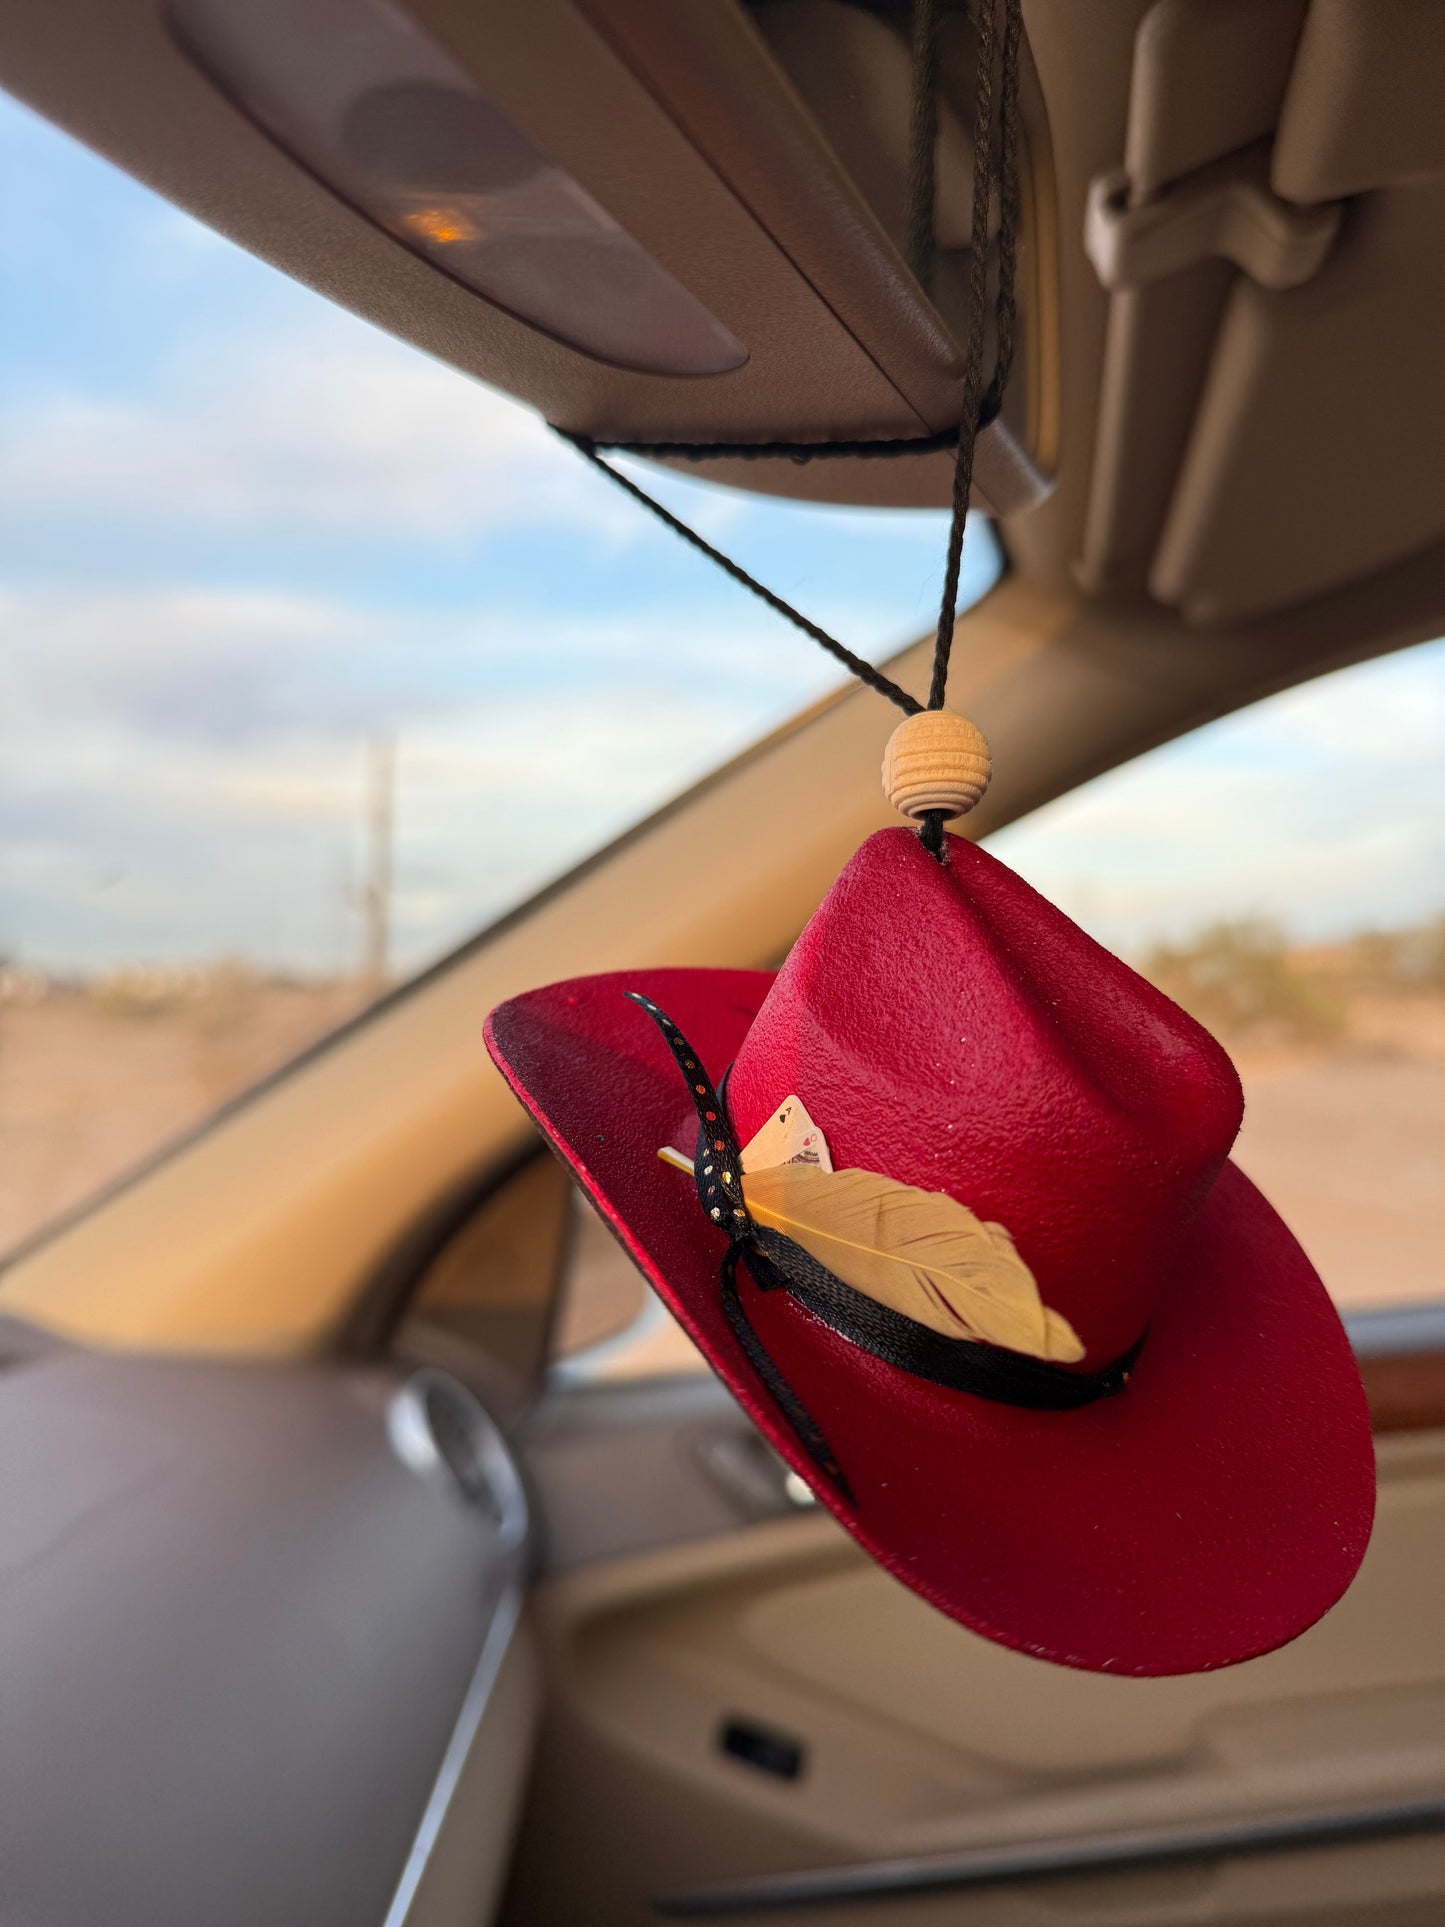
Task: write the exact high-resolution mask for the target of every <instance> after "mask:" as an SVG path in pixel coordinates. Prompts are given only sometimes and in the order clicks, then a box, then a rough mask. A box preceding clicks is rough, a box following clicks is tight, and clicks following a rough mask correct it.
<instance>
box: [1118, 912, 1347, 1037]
mask: <svg viewBox="0 0 1445 1927" xmlns="http://www.w3.org/2000/svg"><path fill="white" fill-rule="evenodd" d="M1144 974H1145V976H1147V977H1148V978H1149V979H1150V981H1151V982H1153V983H1155V984H1157V985H1158V986H1159V988H1160V989H1161V990H1162V991H1163V992H1164V993H1165V994H1166V996H1169V997H1172V998H1173V999H1174V1001H1175V1002H1176V1003H1178V1004H1182V1005H1183V1006H1184V1008H1185V1009H1186V1010H1187V1011H1188V1012H1189V1013H1190V1015H1191V1016H1193V1017H1197V1018H1198V1020H1199V1022H1200V1023H1201V1024H1203V1025H1204V1026H1205V1028H1206V1029H1207V1030H1211V1031H1213V1032H1214V1033H1215V1034H1216V1035H1217V1036H1219V1037H1221V1038H1223V1039H1224V1040H1225V1041H1226V1042H1230V1043H1243V1042H1248V1043H1253V1044H1327V1043H1333V1042H1334V1041H1335V1040H1336V1039H1337V1038H1339V1037H1340V1036H1342V1035H1343V1033H1344V1031H1345V1028H1346V1024H1347V1017H1346V1005H1345V1001H1344V998H1343V997H1342V996H1341V995H1340V993H1339V991H1338V989H1337V988H1336V987H1335V985H1333V984H1332V983H1330V982H1329V981H1328V980H1327V979H1325V978H1323V977H1321V976H1320V975H1318V974H1316V973H1314V972H1312V971H1308V970H1306V969H1304V968H1302V967H1301V965H1300V964H1299V963H1298V962H1297V961H1295V959H1294V958H1292V957H1291V955H1290V953H1289V949H1288V946H1287V945H1286V942H1285V939H1284V936H1283V934H1282V933H1281V932H1280V931H1279V930H1277V929H1276V928H1275V927H1274V926H1273V925H1272V924H1269V923H1265V922H1262V921H1258V920H1253V919H1252V920H1249V921H1246V922H1237V923H1216V924H1212V925H1211V926H1210V927H1209V928H1208V929H1207V930H1204V931H1202V932H1201V933H1200V935H1199V936H1197V937H1196V938H1194V939H1193V940H1192V941H1191V942H1190V943H1187V944H1183V945H1172V944H1161V945H1160V946H1158V947H1157V948H1156V949H1154V950H1153V951H1151V952H1150V954H1149V956H1148V957H1147V958H1146V959H1145V963H1144Z"/></svg>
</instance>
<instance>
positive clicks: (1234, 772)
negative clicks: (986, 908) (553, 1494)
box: [558, 642, 1445, 1377]
mask: <svg viewBox="0 0 1445 1927" xmlns="http://www.w3.org/2000/svg"><path fill="white" fill-rule="evenodd" d="M1442 744H1445V642H1440V643H1431V644H1427V645H1424V646H1422V647H1420V648H1417V649H1413V650H1410V651H1407V652H1405V653H1402V654H1400V655H1397V656H1392V657H1387V658H1385V659H1383V660H1381V661H1379V662H1375V663H1367V664H1364V665H1362V666H1360V667H1358V668H1355V669H1349V670H1344V671H1341V672H1339V673H1338V674H1336V675H1333V676H1329V677H1326V678H1323V679H1322V680H1320V681H1319V682H1316V683H1311V684H1308V685H1305V686H1304V687H1302V688H1300V689H1295V690H1291V691H1288V692H1287V693H1285V694H1284V695H1281V696H1276V697H1272V698H1270V699H1269V700H1268V701H1266V702H1262V703H1259V704H1257V705H1256V706H1255V707H1253V708H1252V709H1249V710H1247V711H1244V712H1243V713H1242V714H1240V715H1238V716H1234V717H1229V718H1226V719H1225V720H1223V721H1222V722H1218V723H1214V724H1211V725H1209V726H1208V727H1207V728H1204V729H1201V730H1198V731H1196V732H1195V733H1194V734H1193V735H1191V736H1188V737H1185V738H1182V739H1181V740H1180V741H1178V742H1176V743H1172V744H1169V745H1167V746H1166V747H1165V748H1163V749H1159V750H1156V751H1154V752H1152V753H1151V754H1150V755H1148V756H1143V757H1140V758H1139V759H1138V760H1137V761H1136V762H1134V763H1131V764H1128V765H1126V766H1125V767H1123V768H1121V769H1118V770H1114V771H1112V772H1111V773H1110V774H1109V775H1107V776H1103V777H1100V778H1098V779H1097V780H1096V781H1095V782H1092V783H1088V784H1085V785H1084V786H1083V787H1082V788H1080V789H1078V790H1075V791H1074V792H1072V793H1071V794H1070V795H1068V796H1066V797H1063V798H1061V799H1060V800H1059V801H1057V802H1055V803H1051V804H1049V805H1048V806H1047V807H1046V808H1044V809H1041V810H1038V811H1036V812H1035V813H1034V814H1033V815H1032V816H1030V817H1029V818H1027V819H1026V820H1025V821H1023V822H1020V823H1017V824H1014V825H1012V826H1011V827H1010V828H1008V829H1006V830H1003V831H1001V832H1000V833H999V834H998V835H996V836H994V837H993V838H992V839H990V843H989V848H990V849H991V850H992V851H993V852H994V854H995V855H997V856H999V857H1000V858H1002V859H1003V861H1004V862H1006V863H1008V864H1010V865H1011V866H1012V867H1013V868H1014V869H1015V870H1017V871H1019V872H1020V874H1021V875H1023V876H1024V877H1026V878H1027V879H1028V880H1029V881H1030V882H1031V883H1033V884H1035V885H1036V886H1037V887H1038V888H1039V889H1040V890H1042V891H1043V892H1044V893H1045V894H1046V895H1047V896H1049V897H1051V898H1052V899H1053V900H1054V902H1056V903H1058V904H1059V905H1060V906H1061V907H1062V908H1064V909H1065V910H1067V911H1068V912H1069V914H1070V915H1071V916H1073V917H1074V918H1075V919H1076V920H1077V921H1078V922H1079V923H1081V924H1082V925H1083V926H1084V927H1085V928H1086V929H1087V930H1089V931H1090V932H1091V933H1092V934H1093V935H1094V936H1096V937H1098V938H1099V939H1100V941H1101V942H1103V943H1105V944H1107V945H1108V946H1109V948H1110V949H1112V950H1114V951H1116V952H1118V953H1119V954H1120V955H1121V956H1123V957H1125V958H1126V959H1127V960H1128V961H1129V962H1130V963H1132V964H1134V965H1135V967H1136V968H1138V969H1139V970H1141V971H1142V972H1143V973H1144V974H1145V975H1146V976H1148V977H1150V978H1151V979H1152V980H1153V981H1154V982H1155V983H1157V984H1158V985H1159V986H1160V988H1161V989H1163V990H1165V991H1167V992H1168V994H1169V995H1170V996H1171V997H1174V998H1175V999H1176V1000H1177V1001H1178V1002H1180V1003H1182V1004H1183V1005H1184V1006H1185V1007H1186V1008H1187V1009H1189V1010H1190V1011H1192V1012H1193V1013H1194V1015H1195V1016H1196V1017H1198V1018H1199V1019H1200V1021H1201V1022H1202V1023H1204V1024H1205V1025H1206V1026H1207V1027H1208V1028H1209V1029H1210V1030H1212V1031H1213V1032H1214V1033H1215V1034H1216V1035H1217V1036H1218V1037H1219V1038H1220V1039H1221V1040H1222V1041H1223V1042H1224V1044H1225V1045H1226V1046H1227V1047H1228V1049H1229V1050H1230V1052H1231V1054H1232V1055H1233V1057H1234V1060H1235V1062H1236V1064H1237V1065H1238V1067H1239V1070H1240V1074H1241V1077H1242V1079H1243V1082H1244V1088H1245V1121H1244V1128H1243V1130H1242V1132H1241V1133H1240V1138H1239V1142H1238V1144H1237V1146H1236V1150H1235V1156H1236V1158H1237V1160H1238V1162H1239V1163H1240V1164H1241V1165H1242V1166H1243V1168H1244V1169H1245V1171H1246V1172H1248V1174H1249V1175H1250V1176H1251V1177H1252V1178H1253V1179H1254V1180H1255V1182H1256V1183H1257V1184H1258V1185H1259V1186H1260V1187H1261V1189H1263V1190H1264V1191H1265V1192H1266V1193H1267V1195H1268V1196H1269V1197H1270V1198H1271V1199H1272V1200H1273V1202H1274V1203H1275V1204H1276V1205H1277V1206H1278V1207H1279V1209H1280V1211H1281V1212H1282V1213H1283V1214H1284V1216H1285V1218H1286V1219H1287V1221H1288V1222H1289V1224H1290V1225H1291V1227H1292V1228H1293V1229H1294V1231H1295V1233H1296V1235H1297V1236H1298V1237H1299V1239H1300V1240H1301V1242H1302V1243H1303V1245H1304V1246H1305V1248H1306V1250H1307V1251H1308V1252H1309V1254H1310V1256H1311V1258H1312V1259H1313V1260H1314V1262H1315V1264H1316V1265H1317V1266H1318V1268H1319V1270H1320V1273H1321V1275H1322V1276H1323V1278H1324V1280H1325V1283H1326V1284H1327V1286H1328V1287H1329V1289H1330V1291H1331V1292H1332V1294H1333V1295H1334V1297H1335V1300H1336V1302H1337V1303H1338V1304H1339V1305H1340V1306H1341V1308H1342V1309H1346V1310H1350V1309H1356V1308H1359V1309H1363V1308H1365V1307H1372V1306H1384V1305H1398V1304H1409V1303H1419V1302H1422V1301H1427V1300H1432V1299H1433V1300H1445V1258H1442V1253H1445V754H1442V748H1441V746H1442ZM578 1210H579V1218H580V1231H579V1235H578V1237H577V1239H576V1241H575V1244H574V1250H573V1256H572V1260H571V1265H570V1270H569V1274H568V1279H567V1285H566V1296H565V1299H564V1308H563V1313H562V1317H561V1320H560V1323H559V1326H558V1337H559V1350H560V1351H561V1353H563V1354H564V1355H565V1354H567V1353H569V1352H570V1353H572V1354H573V1356H572V1358H571V1361H570V1363H569V1364H567V1365H566V1366H565V1367H564V1369H566V1370H567V1371H568V1372H569V1373H571V1374H573V1375H577V1374H585V1375H595V1376H607V1377H619V1376H636V1375H642V1374H645V1373H653V1372H657V1371H670V1370H677V1369H681V1368H685V1367H687V1366H688V1365H689V1364H694V1365H695V1364H697V1362H698V1361H697V1357H696V1353H695V1352H694V1351H693V1350H692V1347H691V1346H690V1345H689V1344H688V1342H687V1340H686V1339H685V1338H684V1337H683V1334H682V1333H681V1332H680V1331H679V1330H678V1329H677V1327H676V1326H675V1325H674V1324H673V1322H672V1320H671V1319H670V1318H669V1317H668V1316H667V1314H666V1313H665V1312H664V1311H663V1310H662V1308H661V1306H660V1304H659V1303H658V1302H657V1301H656V1300H655V1299H654V1297H653V1295H652V1294H651V1293H650V1292H648V1291H647V1290H646V1288H645V1287H644V1286H643V1285H642V1282H641V1280H640V1279H638V1278H637V1277H636V1274H635V1273H633V1271H632V1268H631V1266H630V1265H629V1263H628V1261H627V1259H626V1257H625V1256H624V1255H623V1253H622V1252H621V1250H620V1249H618V1248H617V1247H616V1246H615V1245H614V1244H613V1243H612V1241H611V1239H610V1238H609V1237H608V1234H607V1232H606V1230H605V1229H604V1227H603V1226H602V1225H601V1223H600V1221H598V1220H597V1219H596V1218H595V1216H594V1215H593V1214H592V1213H591V1212H590V1211H589V1210H588V1209H587V1207H586V1206H585V1205H582V1204H581V1203H580V1201H579V1205H578Z"/></svg>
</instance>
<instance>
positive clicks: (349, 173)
mask: <svg viewBox="0 0 1445 1927" xmlns="http://www.w3.org/2000/svg"><path fill="white" fill-rule="evenodd" d="M969 33H970V29H969V27H968V23H967V21H966V20H959V21H956V22H954V23H951V25H950V29H949V38H948V39H947V41H946V43H945V46H944V50H943V51H944V59H943V73H942V80H943V111H942V114H941V121H942V127H941V138H940V144H939V153H938V193H937V210H938V212H937V222H936V226H937V252H936V257H935V258H936V263H937V272H936V275H935V286H934V291H933V298H932V299H930V298H929V296H928V295H926V294H925V293H924V291H923V289H922V287H921V286H920V285H919V284H918V282H917V281H916V280H915V279H914V277H913V275H912V274H911V273H910V271H909V269H908V267H907V266H906V264H905V261H904V258H903V254H902V251H901V235H900V233H899V221H900V218H901V214H900V209H901V201H900V193H901V190H902V181H903V176H902V174H901V173H900V168H901V167H902V166H903V165H904V161H905V158H906V147H907V126H908V56H909V49H908V39H907V18H906V10H904V11H900V10H898V9H892V8H881V9H879V10H877V11H876V12H873V11H869V10H866V9H861V8H859V7H856V6H852V5H847V4H843V0H762V4H758V5H754V6H750V7H745V6H742V5H718V4H716V0H669V4H668V5H667V6H666V7H658V6H656V5H653V4H650V3H649V0H529V4H528V5H527V6H526V7H504V6H481V7H479V6H476V5H474V4H468V0H409V4H400V0H174V3H173V4H172V5H170V6H169V7H166V6H163V5H161V4H160V3H159V0H114V4H113V5H111V6H109V7H107V8H106V9H104V10H103V15H102V14H101V13H97V11H96V10H95V9H94V8H93V6H91V5H90V4H88V3H87V0H16V3H15V4H14V5H12V6H11V7H10V8H8V9H7V10H6V18H5V20H4V22H3V23H0V80H3V81H4V83H5V84H6V85H7V86H8V87H9V88H10V89H11V90H12V91H14V92H15V93H17V94H19V95H20V96H21V97H22V98H24V99H26V100H28V101H29V102H30V103H31V104H32V105H34V106H35V107H36V108H38V109H39V111H41V112H42V113H44V114H46V115H48V116H49V117H50V118H52V119H54V120H56V121H58V122H59V123H60V124H62V125H63V126H66V127H68V128H70V129H71V131H73V132H74V133H76V134H77V135H78V136H79V137H80V138H81V139H83V140H85V141H87V142H88V143H89V144H90V145H92V146H95V147H97V148H99V149H100V150H101V151H103V152H104V153H106V154H107V155H109V156H110V157H111V158H112V159H114V160H115V161H117V162H118V163H119V164H120V165H121V166H123V167H125V168H126V169H128V170H129V171H130V172H132V173H134V174H136V175H137V176H138V177H139V178H141V179H143V180H145V181H146V182H147V183H148V184H150V185H151V186H153V187H155V188H157V189H158V190H159V191H160V192H161V193H163V194H165V195H167V196H168V197H169V198H171V199H172V200H174V201H175V202H177V203H178V204H179V205H181V206H183V207H185V208H187V209H188V210H190V211H191V212H192V213H194V214H196V215H197V216H199V218H201V219H202V220H205V221H207V222H209V223H210V224H211V225H212V226H214V227H216V228H218V229H219V230H220V231H221V232H223V233H226V234H228V235H230V236H231V237H232V238H233V239H235V240H237V241H239V242H240V243H241V244H242V245H243V246H245V247H247V248H249V249H250V250H251V251H252V252H254V253H256V254H258V255H260V256H262V257H263V258H265V259H267V260H270V261H272V262H273V263H274V264H275V265H276V266H278V267H279V268H281V269H282V270H283V271H285V272H287V273H289V274H291V275H293V276H295V277H296V278H297V279H300V280H302V281H305V282H307V283H308V284H309V285H311V286H313V287H315V288H317V289H318V290H319V291H321V292H322V293H324V294H326V295H328V296H330V297H331V298H332V299H334V300H336V301H338V302H340V303H341V304H342V305H344V306H346V307H349V308H351V309H353V310H354V311H355V312H357V313H359V314H361V315H363V316H365V317H367V318H368V319H371V320H373V321H376V322H378V323H379V324H380V325H382V326H384V327H386V328H388V329H389V330H390V331H391V332H393V333H395V334H398V335H401V336H402V337H404V338H406V339H408V340H411V341H413V342H414V343H415V344H416V345H417V346H418V347H421V348H423V349H425V350H427V351H428V352H430V353H432V354H434V355H437V356H439V357H440V358H441V359H443V360H445V361H448V362H450V363H451V364H452V365H454V366H456V367H457V368H459V369H461V370H463V371H464V372H466V373H469V374H473V375H476V376H478V377H480V378H481V379H483V380H485V381H487V382H489V383H491V384H492V385H494V386H496V387H498V388H501V389H504V390H506V391H508V392H509V393H511V394H513V395H515V396H517V397H518V399H520V400H521V401H523V402H525V403H527V404H528V405H529V406H531V407H533V408H535V409H536V410H537V411H538V412H539V413H540V414H542V415H543V416H544V417H545V418H546V419H548V420H549V421H552V422H554V423H556V424H557V425H559V426H561V427H564V428H567V429H570V430H573V431H580V432H583V433H586V434H589V435H593V436H596V437H597V438H599V439H613V440H623V441H639V442H641V441H681V442H693V443H697V442H703V443H712V442H734V443H747V442H770V441H790V442H811V441H830V440H840V439H873V438H877V439H884V440H892V439H902V438H912V437H919V438H925V437H927V436H929V435H930V434H933V433H936V432H937V431H940V430H944V429H947V428H949V427H951V426H952V425H953V424H954V423H955V422H956V420H957V412H958V405H959V390H960V381H961V373H962V353H961V348H960V345H959V344H960V340H961V338H962V333H963V328H962V305H961V304H962V299H963V291H964V288H965V285H966V280H967V275H966V267H967V261H968V242H969V236H968V233H967V205H968V203H967V184H968V178H969V173H970V171H971V166H972V155H971V151H970V149H969V142H968V137H967V132H966V128H967V126H968V124H969V120H970V115H971V105H970V103H971V90H972V76H973V53H972V49H971V46H970V45H969V44H967V43H968V39H969ZM1025 69H1026V71H1025V77H1024V89H1023V94H1024V98H1023V102H1022V108H1023V112H1022V125H1023V135H1024V140H1023V147H1024V153H1023V155H1022V156H1021V160H1022V167H1021V173H1022V204H1023V205H1022V209H1021V233H1022V246H1021V252H1020V294H1021V314H1022V320H1021V329H1020V347H1019V355H1018V361H1017V373H1016V378H1015V382H1014V384H1013V392H1012V394H1011V396H1010V401H1009V405H1008V412H1007V414H1006V416H1005V417H1004V418H1002V419H1000V420H999V421H998V422H995V423H993V424H991V425H990V427H989V428H988V429H987V430H986V431H985V432H984V433H983V434H982V435H981V436H980V439H979V443H978V447H977V452H976V458H975V491H976V496H977V497H978V499H980V500H981V502H982V503H983V505H984V506H986V507H988V508H990V509H992V510H993V511H995V512H997V513H1000V514H1005V515H1009V514H1016V513H1019V512H1021V511H1024V510H1026V509H1028V508H1029V507H1031V506H1033V505H1034V504H1035V503H1036V502H1038V501H1040V500H1042V499H1043V498H1044V496H1045V495H1046V494H1047V492H1048V489H1049V480H1048V471H1049V468H1050V466H1051V464H1052V461H1053V455H1054V448H1053V444H1054V441H1055V439H1056V434H1057V429H1056V417H1057V397H1056V395H1055V393H1054V392H1053V383H1054V380H1055V379H1056V377H1055V375H1054V371H1055V369H1056V367H1057V360H1058V356H1057V345H1056V344H1057V328H1058V318H1057V305H1056V300H1055V297H1054V295H1053V289H1054V287H1055V283H1056V267H1055V264H1054V261H1053V258H1052V257H1053V253H1054V250H1055V236H1054V230H1053V224H1052V219H1051V217H1050V216H1049V214H1048V212H1047V210H1048V208H1050V207H1051V206H1052V200H1051V194H1052V179H1051V165H1050V162H1049V153H1048V137H1047V127H1046V124H1045V121H1044V115H1043V108H1042V102H1041V98H1040V96H1039V93H1038V88H1037V85H1036V83H1035V82H1034V79H1033V75H1032V70H1031V68H1029V67H1028V63H1027V60H1025ZM960 208H962V210H963V212H962V216H961V226H960ZM951 466H952V464H951V457H950V456H949V455H948V454H947V453H942V454H940V453H937V452H934V453H929V454H920V455H917V456H914V455H908V456H904V457H901V458H895V459H891V460H889V461H887V462H868V463H866V464H860V463H857V462H852V461H845V460H834V461H819V462H813V463H809V464H807V465H800V464H798V463H796V462H793V461H791V460H788V459H787V458H786V457H783V458H775V459H769V460H763V461H758V460H748V461H741V460H736V459H734V460H722V461H720V460H708V461H706V462H704V463H690V464H689V467H690V469H692V471H693V472H698V471H701V472H705V473H708V474H709V475H712V476H714V477H716V478H717V479H720V480H724V481H728V482H733V483H736V484H738V485H741V486H745V487H749V488H755V489H761V490H763V491H765V492H776V493H780V494H787V495H793V496H802V497H810V498H814V499H819V500H835V501H865V502H870V503H879V504H895V505H898V506H928V505H935V504H943V503H945V502H946V501H947V499H948V495H949V488H950V480H951Z"/></svg>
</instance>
